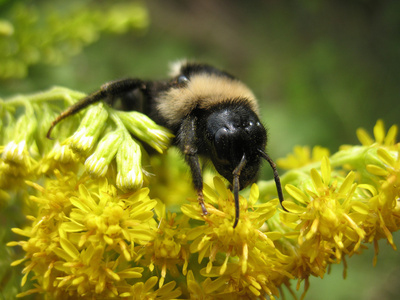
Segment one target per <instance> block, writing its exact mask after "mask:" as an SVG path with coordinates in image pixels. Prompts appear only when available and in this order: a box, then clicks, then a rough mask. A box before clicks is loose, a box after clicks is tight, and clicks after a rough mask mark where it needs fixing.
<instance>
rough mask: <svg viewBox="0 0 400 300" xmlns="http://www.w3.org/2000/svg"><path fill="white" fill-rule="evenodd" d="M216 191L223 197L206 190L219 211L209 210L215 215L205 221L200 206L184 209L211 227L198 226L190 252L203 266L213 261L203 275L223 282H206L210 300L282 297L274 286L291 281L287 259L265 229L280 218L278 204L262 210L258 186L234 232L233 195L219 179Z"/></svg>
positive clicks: (242, 201) (190, 236)
mask: <svg viewBox="0 0 400 300" xmlns="http://www.w3.org/2000/svg"><path fill="white" fill-rule="evenodd" d="M214 186H215V188H216V191H217V193H215V192H214V191H213V190H212V189H211V188H210V187H208V186H205V187H204V196H205V199H206V200H207V202H211V203H213V204H214V205H216V204H217V205H218V208H216V207H214V206H213V205H211V204H209V203H207V204H206V207H207V210H208V212H209V215H207V216H201V212H200V211H201V210H200V208H199V207H198V204H197V203H196V204H197V206H193V205H184V206H183V207H182V212H183V213H184V214H185V215H187V216H189V217H191V218H193V219H197V220H204V221H206V224H205V225H200V226H197V227H195V228H193V229H191V230H190V231H189V232H188V234H187V238H188V240H193V242H192V243H191V244H190V252H191V253H196V252H198V257H199V258H198V261H199V263H201V261H202V260H203V259H204V258H205V257H207V260H208V263H207V266H206V267H205V268H204V269H202V271H201V274H202V275H203V276H205V277H218V278H217V279H216V280H215V282H212V283H211V282H210V281H209V280H207V279H206V281H204V284H203V289H204V292H205V293H206V294H207V295H209V296H210V295H220V294H231V293H237V294H239V295H244V294H247V293H250V294H252V295H253V296H260V295H261V293H264V292H266V293H267V294H268V295H269V296H272V295H273V294H276V293H277V287H276V285H275V281H274V280H275V279H277V278H280V277H281V276H282V274H285V276H290V275H289V274H288V273H287V272H285V270H284V267H283V265H284V264H285V259H284V260H283V261H282V260H281V258H282V257H283V255H282V254H281V252H280V251H279V250H278V249H277V248H276V247H275V245H274V242H273V241H272V240H271V239H270V238H269V235H270V234H272V235H274V234H273V233H271V232H267V233H266V232H263V231H262V230H261V229H260V228H261V227H262V226H263V225H264V223H265V222H266V221H267V220H268V219H269V218H270V217H272V216H273V215H274V213H275V210H276V206H277V203H278V200H277V199H275V200H273V201H269V202H267V203H262V204H256V202H257V199H258V188H257V185H253V186H252V188H251V191H250V199H249V202H247V201H245V199H244V198H243V197H240V220H239V223H238V225H237V227H236V228H233V226H232V224H233V219H234V211H235V208H234V200H233V194H232V192H230V191H229V190H227V189H226V187H225V186H224V184H223V182H222V180H221V179H220V178H218V177H215V178H214ZM250 208H251V211H249V209H250ZM266 253H268V255H267V254H266ZM231 262H233V263H231ZM261 273H262V274H263V275H262V276H261ZM217 283H218V284H217ZM228 283H229V284H228Z"/></svg>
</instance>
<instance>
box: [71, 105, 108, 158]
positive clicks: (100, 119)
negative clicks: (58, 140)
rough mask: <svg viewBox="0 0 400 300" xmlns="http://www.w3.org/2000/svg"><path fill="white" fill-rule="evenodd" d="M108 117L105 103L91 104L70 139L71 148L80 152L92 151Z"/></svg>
mask: <svg viewBox="0 0 400 300" xmlns="http://www.w3.org/2000/svg"><path fill="white" fill-rule="evenodd" d="M107 119H108V113H107V110H105V109H104V107H103V103H99V105H94V106H91V107H90V108H89V109H88V111H87V113H86V115H85V117H84V118H83V120H82V122H81V123H80V126H79V128H78V130H77V131H76V132H75V133H74V134H73V135H72V137H70V138H69V139H68V141H69V143H70V146H71V148H73V149H74V150H76V151H78V152H88V151H90V150H91V149H92V148H93V146H94V145H95V144H96V142H97V139H98V138H99V136H100V134H101V133H102V132H103V129H104V127H105V125H106V121H107Z"/></svg>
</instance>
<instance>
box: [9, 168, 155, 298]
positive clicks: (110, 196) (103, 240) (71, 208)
mask: <svg viewBox="0 0 400 300" xmlns="http://www.w3.org/2000/svg"><path fill="white" fill-rule="evenodd" d="M56 176H57V178H56V179H55V180H49V181H47V182H46V186H45V187H41V186H39V185H37V184H35V183H30V185H32V186H33V187H34V188H36V189H37V190H38V196H31V200H32V201H33V202H34V203H37V205H38V216H37V217H33V216H30V217H29V220H31V221H32V222H33V223H32V226H30V227H27V228H25V229H23V230H21V229H18V228H15V229H13V231H14V232H15V233H18V234H20V235H23V236H26V237H28V240H27V241H19V242H11V243H9V244H8V245H9V246H16V245H19V246H21V247H22V248H23V250H24V251H25V253H26V254H25V257H24V259H22V260H19V261H16V262H14V263H13V265H16V264H19V263H22V262H25V265H26V267H25V269H24V270H23V273H24V274H25V275H24V277H23V280H22V285H24V283H25V281H26V279H27V276H28V274H29V273H30V272H33V273H34V274H35V276H34V277H33V278H32V279H33V280H36V281H37V282H38V284H39V287H40V288H37V289H33V290H31V291H27V292H25V293H23V294H22V295H25V294H29V293H33V292H46V293H47V294H49V295H52V296H53V297H61V296H62V295H70V296H71V297H74V298H76V297H78V296H85V297H94V298H106V297H115V296H117V295H119V294H120V293H124V292H126V290H129V289H130V288H131V287H132V286H133V285H134V284H135V279H136V278H140V277H141V276H142V272H143V268H141V267H135V266H134V264H132V262H131V261H132V259H133V258H134V256H135V255H136V253H135V251H134V247H135V244H139V245H145V244H147V243H148V242H149V241H151V240H153V239H154V235H153V232H154V228H155V227H156V225H157V224H156V223H155V221H154V219H153V212H152V208H154V206H155V204H156V201H154V200H150V198H149V197H148V190H147V189H141V190H138V191H137V192H135V193H130V194H122V195H120V194H118V192H117V190H116V188H115V187H114V186H112V185H109V184H108V183H107V181H106V180H105V179H102V180H93V179H90V178H89V177H88V176H87V175H84V176H83V177H77V176H76V175H75V174H74V173H70V174H63V175H61V174H60V173H58V172H56Z"/></svg>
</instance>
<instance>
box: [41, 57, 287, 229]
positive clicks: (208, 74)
mask: <svg viewBox="0 0 400 300" xmlns="http://www.w3.org/2000/svg"><path fill="white" fill-rule="evenodd" d="M101 100H102V101H104V102H106V103H108V104H109V105H114V106H115V104H116V103H117V102H118V103H119V106H118V108H119V109H123V110H127V111H131V110H136V111H139V112H142V113H144V114H146V115H147V116H149V117H150V118H151V119H153V120H154V121H155V122H156V123H158V124H159V125H162V126H164V127H166V128H168V129H170V130H171V131H172V132H173V133H174V134H175V140H174V143H175V144H176V145H177V146H178V147H179V149H180V151H181V152H182V153H183V155H184V157H185V160H186V162H187V164H188V165H189V167H190V170H191V174H192V179H193V185H194V188H195V190H196V191H197V198H198V201H199V204H200V206H201V208H202V211H203V214H204V215H206V214H207V210H206V208H205V205H204V199H203V179H202V172H201V165H200V162H199V156H202V157H205V158H208V159H210V160H211V162H212V163H213V165H214V167H215V169H216V170H217V171H218V173H219V174H221V175H222V176H223V177H225V178H226V179H227V180H228V181H229V182H230V183H231V186H232V189H233V194H234V200H235V213H236V216H235V221H234V224H233V227H234V228H235V227H236V225H237V224H238V221H239V190H241V189H243V188H245V187H246V186H248V185H249V184H251V183H253V182H255V181H256V179H257V175H258V173H259V170H260V166H261V160H262V159H265V160H267V161H268V163H269V164H270V165H271V167H272V169H273V172H274V179H275V183H276V188H277V193H278V197H279V201H280V202H281V205H282V201H283V194H282V188H281V183H280V179H279V175H278V172H277V170H276V165H275V163H274V162H273V160H272V159H271V158H270V157H269V156H268V155H267V153H266V152H265V147H266V144H267V131H266V129H265V127H264V126H263V125H262V123H261V121H260V119H259V116H258V110H259V109H258V104H257V100H256V98H255V96H254V94H253V93H252V92H251V91H250V89H249V88H248V87H247V86H246V85H245V84H244V83H242V82H241V81H239V80H238V79H236V78H235V77H234V76H232V75H230V74H229V73H227V72H225V71H222V70H219V69H217V68H215V67H213V66H210V65H207V64H200V63H191V62H178V63H175V64H174V65H173V66H172V72H171V79H169V80H165V81H147V80H141V79H137V78H128V79H122V80H116V81H111V82H108V83H105V84H104V85H102V86H101V87H100V89H99V90H98V91H96V92H94V93H92V94H90V95H88V96H87V97H85V98H83V99H81V100H80V101H78V102H77V103H75V104H74V105H72V106H70V107H69V108H68V109H67V110H65V111H64V112H62V113H61V114H60V115H59V116H58V117H57V118H56V119H55V120H54V121H53V122H52V124H51V127H50V129H49V131H48V133H47V137H50V133H51V130H52V129H53V128H54V126H55V125H56V124H57V123H58V122H60V121H61V120H62V119H64V118H66V117H68V116H70V115H72V114H75V113H77V112H78V111H80V110H82V109H83V108H85V107H87V106H89V105H90V104H93V103H95V102H98V101H101Z"/></svg>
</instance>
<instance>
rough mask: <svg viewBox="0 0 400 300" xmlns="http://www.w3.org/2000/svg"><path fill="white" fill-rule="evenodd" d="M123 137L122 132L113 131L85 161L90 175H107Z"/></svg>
mask: <svg viewBox="0 0 400 300" xmlns="http://www.w3.org/2000/svg"><path fill="white" fill-rule="evenodd" d="M123 136H124V135H123V132H122V131H121V130H119V131H112V132H109V133H108V134H106V135H105V136H104V137H103V138H102V139H101V140H100V142H99V144H98V145H97V147H96V149H95V151H94V152H93V154H92V155H90V156H89V157H88V158H87V159H86V161H85V167H86V171H87V172H88V173H89V174H91V175H92V176H95V177H103V176H105V175H106V173H107V170H108V167H109V165H110V163H111V161H112V159H113V158H114V157H115V155H116V153H117V152H118V150H119V147H120V145H121V143H122V140H123Z"/></svg>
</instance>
